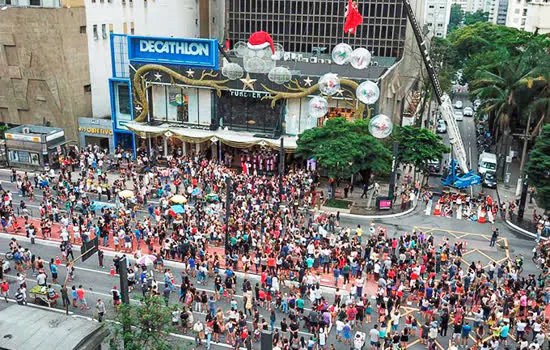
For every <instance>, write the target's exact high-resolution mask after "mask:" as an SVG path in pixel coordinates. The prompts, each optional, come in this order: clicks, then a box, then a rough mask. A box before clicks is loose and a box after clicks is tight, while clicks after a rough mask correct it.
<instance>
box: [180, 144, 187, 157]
mask: <svg viewBox="0 0 550 350" xmlns="http://www.w3.org/2000/svg"><path fill="white" fill-rule="evenodd" d="M181 151H182V152H183V156H184V157H185V156H186V155H187V142H185V141H183V140H182V142H181Z"/></svg>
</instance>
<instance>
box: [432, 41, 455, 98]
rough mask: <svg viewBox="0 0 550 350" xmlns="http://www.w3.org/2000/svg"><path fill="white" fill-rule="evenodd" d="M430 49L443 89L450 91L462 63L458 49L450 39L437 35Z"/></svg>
mask: <svg viewBox="0 0 550 350" xmlns="http://www.w3.org/2000/svg"><path fill="white" fill-rule="evenodd" d="M430 51H431V53H430V57H431V58H432V61H433V62H434V69H435V70H436V73H437V75H438V77H439V83H440V84H441V89H442V90H443V91H449V90H450V88H451V85H452V81H453V80H454V78H455V75H456V71H457V67H459V64H460V61H459V60H458V59H457V54H456V51H455V49H454V47H453V45H452V44H451V42H450V41H449V40H447V39H445V38H439V37H437V36H434V37H433V38H432V41H431V46H430Z"/></svg>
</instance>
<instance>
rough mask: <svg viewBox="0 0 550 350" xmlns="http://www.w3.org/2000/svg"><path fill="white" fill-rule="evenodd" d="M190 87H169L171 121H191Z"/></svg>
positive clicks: (168, 117)
mask: <svg viewBox="0 0 550 350" xmlns="http://www.w3.org/2000/svg"><path fill="white" fill-rule="evenodd" d="M188 90H189V89H186V88H181V87H170V88H168V108H167V109H168V116H167V120H168V121H169V122H179V123H185V122H188V121H189V91H188Z"/></svg>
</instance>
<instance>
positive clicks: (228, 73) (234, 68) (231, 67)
mask: <svg viewBox="0 0 550 350" xmlns="http://www.w3.org/2000/svg"><path fill="white" fill-rule="evenodd" d="M222 75H223V76H224V77H226V78H228V79H230V80H237V79H240V78H242V77H243V75H244V70H243V67H241V66H239V65H238V64H237V63H233V62H231V63H227V64H225V65H224V66H223V68H222Z"/></svg>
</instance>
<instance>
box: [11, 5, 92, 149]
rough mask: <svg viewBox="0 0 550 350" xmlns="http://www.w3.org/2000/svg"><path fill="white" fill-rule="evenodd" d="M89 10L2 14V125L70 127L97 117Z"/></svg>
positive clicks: (71, 130) (72, 135) (69, 133)
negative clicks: (86, 30) (82, 119)
mask: <svg viewBox="0 0 550 350" xmlns="http://www.w3.org/2000/svg"><path fill="white" fill-rule="evenodd" d="M85 26H86V18H85V14H84V8H70V9H68V8H57V9H46V8H16V7H10V8H8V9H7V10H5V11H0V122H10V123H14V124H42V123H43V122H44V121H48V122H50V124H51V125H52V126H57V127H62V128H64V129H65V133H66V137H67V139H69V140H71V139H72V140H76V132H77V131H76V129H77V118H78V117H85V116H90V115H91V94H90V92H89V91H88V90H87V89H86V88H85V86H88V85H89V84H90V75H89V66H88V64H89V63H88V51H87V49H86V48H87V40H86V35H85V34H81V30H82V28H83V27H84V28H85Z"/></svg>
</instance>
